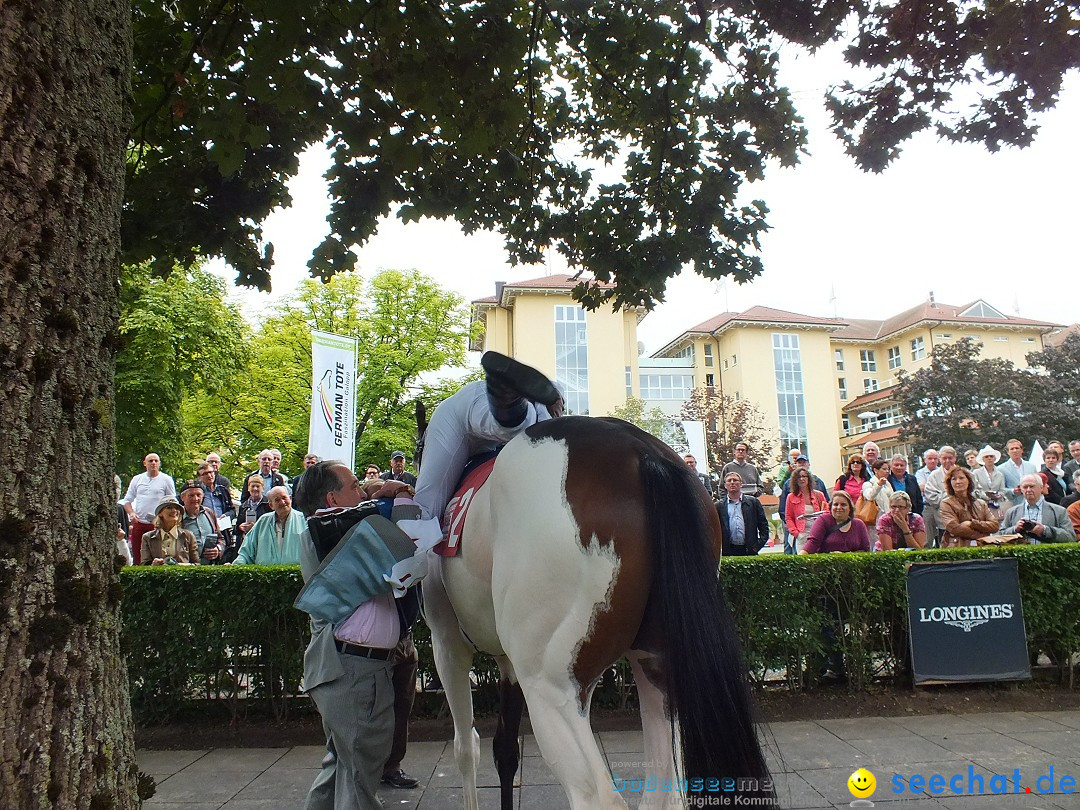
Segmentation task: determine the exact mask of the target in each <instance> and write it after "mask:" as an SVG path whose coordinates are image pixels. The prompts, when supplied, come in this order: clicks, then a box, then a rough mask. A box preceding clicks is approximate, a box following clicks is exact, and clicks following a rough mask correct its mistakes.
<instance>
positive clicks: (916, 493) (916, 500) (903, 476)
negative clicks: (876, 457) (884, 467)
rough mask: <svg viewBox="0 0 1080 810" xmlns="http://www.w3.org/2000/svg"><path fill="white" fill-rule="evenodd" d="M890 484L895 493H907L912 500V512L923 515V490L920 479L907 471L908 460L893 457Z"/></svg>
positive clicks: (899, 456)
mask: <svg viewBox="0 0 1080 810" xmlns="http://www.w3.org/2000/svg"><path fill="white" fill-rule="evenodd" d="M889 483H890V484H891V485H892V488H893V492H906V493H907V494H908V497H909V498H911V511H912V512H914V513H915V514H916V515H921V514H922V510H923V497H922V488H921V487H920V486H919V481H918V479H917V478H916V477H915V476H914V475H912V474H911V473H909V472H908V471H907V459H906V458H904V457H903V456H901V455H896V456H893V457H892V459H891V461H890V464H889Z"/></svg>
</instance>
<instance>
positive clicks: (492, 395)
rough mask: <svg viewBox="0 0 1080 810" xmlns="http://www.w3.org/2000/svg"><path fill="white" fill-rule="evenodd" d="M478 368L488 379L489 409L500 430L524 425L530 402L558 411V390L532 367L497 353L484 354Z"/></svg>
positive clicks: (559, 396)
mask: <svg viewBox="0 0 1080 810" xmlns="http://www.w3.org/2000/svg"><path fill="white" fill-rule="evenodd" d="M480 365H481V366H483V368H484V372H485V374H486V375H487V380H486V382H487V399H488V407H490V408H491V414H492V416H494V417H495V421H496V422H498V423H499V424H500V425H502V426H503V427H511V428H512V427H516V426H517V425H520V424H521V423H522V421H524V419H525V417H526V415H527V414H528V412H529V406H528V401H529V400H531V401H533V402H539V403H541V404H542V405H546V406H547V407H548V409H549V410H552V409H556V410H561V409H560V408H559V403H560V402H561V399H562V395H561V394H560V393H559V389H558V388H556V387H555V384H554V383H552V382H551V380H549V379H548V378H547V377H546V376H544V374H542V373H541V372H539V371H537V370H536V369H535V368H533V367H532V366H527V365H525V364H524V363H519V362H518V361H517V360H515V359H513V358H512V357H507V356H506V355H505V354H500V353H499V352H485V353H484V356H483V357H481V358H480ZM554 415H557V414H554Z"/></svg>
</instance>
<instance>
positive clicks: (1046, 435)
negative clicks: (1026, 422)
mask: <svg viewBox="0 0 1080 810" xmlns="http://www.w3.org/2000/svg"><path fill="white" fill-rule="evenodd" d="M1027 362H1028V366H1029V367H1030V370H1031V376H1030V377H1022V378H1021V382H1020V385H1019V391H1018V392H1017V399H1018V400H1020V402H1021V410H1022V411H1023V412H1025V413H1030V414H1032V415H1033V416H1035V417H1037V418H1035V419H1032V420H1031V422H1030V425H1031V427H1030V430H1029V432H1028V435H1029V436H1030V437H1031V438H1037V439H1038V440H1039V441H1040V442H1042V443H1043V445H1044V446H1045V445H1046V443H1047V442H1048V441H1051V440H1053V439H1058V440H1059V441H1062V442H1065V444H1066V447H1067V446H1068V443H1069V442H1070V441H1072V440H1073V439H1080V334H1076V333H1075V332H1074V333H1072V334H1070V335H1068V336H1067V337H1066V338H1065V340H1064V341H1063V342H1062V343H1061V345H1060V346H1047V347H1046V348H1044V349H1043V350H1042V351H1041V352H1032V353H1031V354H1029V355H1028V356H1027ZM1066 460H1068V459H1066Z"/></svg>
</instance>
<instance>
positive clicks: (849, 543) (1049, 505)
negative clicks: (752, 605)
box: [683, 439, 1080, 555]
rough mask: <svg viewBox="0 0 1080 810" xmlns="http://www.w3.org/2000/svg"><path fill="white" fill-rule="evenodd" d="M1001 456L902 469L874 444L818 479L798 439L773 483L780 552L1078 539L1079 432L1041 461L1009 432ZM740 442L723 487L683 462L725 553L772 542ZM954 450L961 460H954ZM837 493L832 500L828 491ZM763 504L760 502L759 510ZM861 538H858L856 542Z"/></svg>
mask: <svg viewBox="0 0 1080 810" xmlns="http://www.w3.org/2000/svg"><path fill="white" fill-rule="evenodd" d="M1005 450H1006V453H1007V457H1006V458H1005V460H1004V461H1002V454H1001V452H1000V451H999V450H997V449H996V448H994V447H991V446H990V445H987V446H985V447H983V448H981V449H976V448H967V449H965V450H963V451H962V452H961V453H958V452H957V450H956V448H954V447H951V446H948V445H946V446H943V447H939V448H930V449H928V450H926V451H925V452H924V453H923V454H922V462H923V463H922V466H921V467H920V468H919V469H918V470H916V471H915V472H914V473H912V472H909V471H908V460H907V458H905V457H904V456H903V455H893V456H892V457H890V458H886V457H884V456H882V454H881V448H880V447H879V446H878V445H877V444H876V443H875V442H867V443H866V444H865V445H864V446H863V447H862V449H861V452H857V453H853V454H852V455H851V456H849V457H848V459H847V464H846V466H845V468H844V470H843V472H841V473H840V475H839V476H838V477H837V478H836V479H835V482H834V483H833V485H832V487H827V486H826V484H825V482H824V481H822V479H821V478H819V477H818V476H817V475H815V474H814V472H813V471H812V470H811V469H810V459H809V458H808V457H807V455H806V454H805V453H804V452H803V451H802V450H801V449H800V448H798V447H795V448H792V449H791V451H790V452H789V454H788V458H787V464H786V465H784V466H783V468H782V469H781V471H780V473H779V476H778V481H777V485H776V492H777V494H778V495H779V511H778V521H779V523H780V526H781V527H782V534H783V536H784V551H785V553H787V554H796V553H802V552H804V551H806V552H808V553H815V552H820V551H840V550H845V551H857V550H864V551H891V550H895V549H915V548H950V547H956V546H969V545H978V544H979V543H980V541H985V539H986V538H988V537H990V536H992V535H1020V536H1021V537H1022V538H1023V539H1024V540H1025V541H1026V542H1031V543H1047V542H1053V543H1061V542H1076V541H1077V539H1078V538H1080V440H1074V441H1071V442H1069V445H1068V454H1069V456H1070V457H1071V458H1070V459H1069V461H1068V462H1064V463H1063V459H1064V458H1065V454H1066V450H1065V446H1064V445H1063V444H1062V443H1061V442H1056V441H1055V442H1050V443H1049V444H1048V445H1047V447H1046V449H1045V450H1043V451H1042V463H1041V465H1038V466H1037V465H1035V464H1034V463H1032V462H1031V461H1027V460H1025V459H1024V445H1023V443H1022V442H1020V441H1019V440H1018V439H1010V440H1009V441H1008V442H1007V443H1006V446H1005ZM749 451H750V447H749V445H747V444H746V443H745V442H739V443H738V444H737V445H736V448H735V458H734V459H732V460H731V461H730V462H728V463H727V464H726V465H724V467H723V472H722V474H721V476H720V481H721V483H722V488H720V487H716V488H714V487H713V486H712V484H711V481H710V479H709V476H707V475H706V474H704V473H703V472H701V471H700V470H699V469H698V466H697V460H696V459H695V457H694V456H692V455H686V456H684V457H683V458H684V460H685V461H686V463H687V465H688V466H689V467H690V468H691V469H692V470H693V471H694V472H695V474H697V476H698V478H699V479H701V481H702V484H703V485H704V486H705V487H706V489H707V490H708V491H709V493H710V494H713V493H714V489H715V490H716V494H715V495H714V497H715V498H716V499H717V505H716V509H717V513H718V514H719V516H720V519H721V525H722V528H723V531H724V553H725V554H737V555H747V554H757V553H759V552H760V551H761V549H762V548H764V547H765V546H768V545H772V542H773V541H772V540H771V539H769V538H767V537H762V538H760V539H759V537H758V531H757V529H756V515H757V514H758V510H759V509H761V504H760V502H759V500H758V499H759V498H760V497H761V495H762V493H763V492H764V479H763V477H762V475H761V474H760V472H759V471H758V469H757V467H756V466H754V464H752V463H751V462H750V461H749V460H748V459H749V454H750V453H749ZM960 456H963V458H964V459H965V461H966V465H967V466H962V465H959V464H957V459H958V457H960ZM838 493H840V494H842V495H843V496H844V497H842V498H839V499H837V498H836V494H838ZM763 513H764V511H763V510H762V514H763ZM864 536H865V539H866V542H865V543H863V537H864Z"/></svg>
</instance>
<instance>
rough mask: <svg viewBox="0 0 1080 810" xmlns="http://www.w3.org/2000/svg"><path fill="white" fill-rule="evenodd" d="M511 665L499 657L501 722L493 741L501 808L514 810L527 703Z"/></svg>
mask: <svg viewBox="0 0 1080 810" xmlns="http://www.w3.org/2000/svg"><path fill="white" fill-rule="evenodd" d="M509 665H510V662H509V661H506V660H505V659H501V660H500V661H499V666H500V668H502V670H503V674H502V678H501V679H500V680H499V725H498V727H497V728H496V729H495V738H494V740H493V741H492V752H493V754H494V755H495V770H496V771H498V773H499V789H500V795H501V797H502V810H512V809H513V807H514V775H515V774H517V769H518V762H519V761H520V754H521V751H520V749H519V747H518V736H519V732H520V729H521V710H522V709H523V708H524V706H525V695H524V694H523V693H522V691H521V685H520V684H518V683H517V682H516V681H514V680H512V679H511V678H510V675H509V674H508V671H507V670H509V668H510V666H509Z"/></svg>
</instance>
